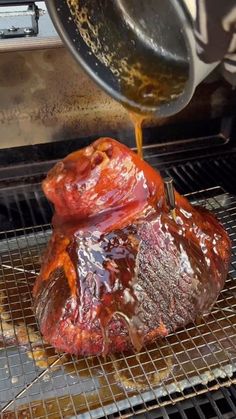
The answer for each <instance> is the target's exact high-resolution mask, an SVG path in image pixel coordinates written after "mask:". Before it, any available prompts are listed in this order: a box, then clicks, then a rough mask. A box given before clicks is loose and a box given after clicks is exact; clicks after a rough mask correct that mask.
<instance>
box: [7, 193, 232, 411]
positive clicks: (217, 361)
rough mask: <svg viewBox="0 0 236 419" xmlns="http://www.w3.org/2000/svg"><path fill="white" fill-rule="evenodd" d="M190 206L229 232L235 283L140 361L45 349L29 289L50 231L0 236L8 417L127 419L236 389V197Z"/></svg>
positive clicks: (208, 196) (214, 197)
mask: <svg viewBox="0 0 236 419" xmlns="http://www.w3.org/2000/svg"><path fill="white" fill-rule="evenodd" d="M189 199H190V200H191V201H192V202H194V203H198V204H201V205H205V206H206V207H207V208H209V209H211V210H213V211H214V212H215V214H216V215H217V217H218V218H219V219H220V220H221V222H222V223H223V224H224V226H225V228H226V229H227V230H228V232H229V234H230V237H231V240H232V243H233V249H232V264H231V268H230V272H229V277H228V279H227V281H226V285H225V288H224V290H223V291H222V293H221V295H220V297H219V299H218V301H217V303H216V304H215V306H214V307H213V309H212V312H211V314H210V315H209V316H208V317H206V316H204V318H203V319H202V320H199V321H197V322H196V323H195V324H194V325H189V326H188V327H186V328H185V329H184V330H180V331H178V332H177V333H174V334H171V335H170V336H169V337H167V338H166V339H163V340H159V341H157V342H156V343H155V344H153V345H152V346H150V347H149V348H145V350H143V351H142V352H141V353H140V354H139V355H135V354H129V355H126V356H125V355H124V354H122V355H118V356H116V357H112V358H110V357H107V358H106V359H103V358H99V357H94V358H86V359H84V358H79V359H76V358H75V357H70V356H67V355H64V354H58V353H56V352H55V351H54V350H53V349H52V348H51V347H49V346H47V345H46V344H45V343H44V342H43V341H42V338H41V337H40V335H39V333H38V330H37V322H36V320H35V318H34V315H33V312H32V308H31V307H32V296H31V289H32V285H33V283H34V278H35V275H34V272H36V273H37V272H39V268H40V255H41V254H42V251H43V249H44V248H45V244H46V242H47V241H48V239H49V237H50V226H49V225H43V226H38V227H37V226H36V227H32V228H25V229H23V230H22V229H20V230H17V231H16V230H15V231H9V232H2V233H1V234H0V243H1V254H0V256H1V268H0V269H1V277H0V296H1V313H0V314H1V324H0V326H1V329H0V330H1V333H2V335H3V336H5V339H4V341H3V345H2V348H1V350H0V369H1V374H0V388H1V391H0V400H1V409H2V415H3V413H5V416H3V417H4V418H10V417H12V416H10V415H11V414H13V415H14V414H15V415H16V414H18V415H19V416H20V417H21V416H23V415H25V416H26V417H29V418H31V417H32V418H35V417H49V418H50V417H52V418H53V417H55V418H58V417H65V416H66V415H68V416H73V415H76V414H78V413H79V415H80V417H81V418H83V417H84V418H87V417H88V418H98V417H101V416H107V415H108V414H112V413H113V412H122V411H123V409H126V408H129V412H128V413H127V412H124V417H130V416H133V415H134V413H135V412H136V413H142V412H146V411H147V410H151V409H154V408H156V407H160V406H165V405H169V404H171V403H177V402H179V401H180V400H183V399H188V398H191V397H192V396H194V395H200V394H203V393H205V392H207V391H208V390H209V389H217V388H219V387H221V386H225V385H230V384H232V383H235V382H236V376H235V374H234V371H235V370H236V349H235V348H236V270H235V264H236V197H235V196H233V195H230V194H228V193H225V192H223V191H222V189H220V188H212V189H211V190H206V191H200V192H198V193H194V194H190V195H189ZM14 339H17V340H18V342H20V343H21V345H19V344H18V345H15V344H14V343H13V340H14ZM186 389H188V390H186ZM150 400H152V403H151V405H148V403H149V401H150ZM213 402H214V400H213V401H212V403H213ZM139 404H142V405H141V406H139Z"/></svg>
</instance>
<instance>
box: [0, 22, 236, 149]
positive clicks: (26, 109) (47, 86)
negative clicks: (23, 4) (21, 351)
mask: <svg viewBox="0 0 236 419" xmlns="http://www.w3.org/2000/svg"><path fill="white" fill-rule="evenodd" d="M42 19H43V17H42ZM26 41H27V40H26ZM4 42H5V41H4ZM27 42H28V41H27ZM0 48H1V41H0ZM235 106H236V95H235V93H234V91H233V90H232V87H231V86H229V85H228V84H226V83H225V84H222V83H220V84H218V83H216V84H212V85H202V86H200V88H199V91H198V92H196V94H195V96H194V98H193V101H192V102H191V104H190V105H189V106H188V107H187V108H186V109H185V110H184V111H183V112H181V113H179V114H178V115H176V116H175V117H172V118H170V119H168V118H167V119H162V120H155V119H150V120H147V122H146V125H149V124H150V125H153V124H155V125H156V126H160V125H165V124H169V125H170V124H171V123H176V122H178V121H185V122H186V123H187V124H188V123H189V121H193V120H198V119H200V120H201V119H202V120H204V119H206V118H210V117H214V118H216V117H218V116H221V115H222V114H225V113H226V112H227V113H228V114H229V113H230V112H232V111H233V110H234V109H235ZM0 127H1V141H0V149H1V148H9V147H15V146H24V145H29V144H38V143H47V142H55V141H60V140H65V139H67V140H70V139H74V138H78V137H80V138H81V137H83V136H93V137H94V138H97V137H98V136H99V135H112V136H114V137H116V138H119V139H120V140H121V141H123V140H124V141H125V138H126V139H127V138H130V137H131V135H132V134H131V132H132V133H133V125H132V123H131V121H130V119H129V115H128V112H127V111H126V110H125V109H124V108H123V106H121V105H120V104H119V103H118V102H116V101H115V100H113V99H111V98H110V96H108V95H106V94H105V93H104V92H103V91H102V90H101V89H99V88H98V87H97V85H96V84H95V83H94V82H93V81H92V80H91V79H90V78H89V77H88V76H87V75H86V74H85V73H84V72H83V70H82V69H81V68H80V67H79V66H78V65H77V63H76V62H75V61H74V60H73V58H72V57H71V55H70V54H69V52H67V51H66V50H65V49H64V48H50V49H49V48H47V49H41V50H37V51H35V50H33V51H19V50H17V51H12V52H5V53H2V54H0ZM127 130H129V133H128V135H127ZM157 141H158V133H157V136H156V135H155V138H154V142H157ZM134 144H135V141H134V139H133V145H134ZM78 147H79V141H78Z"/></svg>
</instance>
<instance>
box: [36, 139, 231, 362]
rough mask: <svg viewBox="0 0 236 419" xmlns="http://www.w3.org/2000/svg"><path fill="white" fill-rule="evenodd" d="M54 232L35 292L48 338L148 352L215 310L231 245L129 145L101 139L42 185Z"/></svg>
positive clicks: (97, 349) (97, 348)
mask: <svg viewBox="0 0 236 419" xmlns="http://www.w3.org/2000/svg"><path fill="white" fill-rule="evenodd" d="M43 190H44V192H45V194H46V196H47V197H48V199H49V200H50V201H51V202H52V203H53V204H54V207H55V214H54V216H53V220H52V224H53V232H52V236H51V240H50V242H49V244H48V247H47V249H46V252H45V254H44V256H43V260H42V268H41V272H40V275H39V276H38V278H37V279H36V282H35V286H34V297H35V310H36V315H37V318H38V321H39V325H40V329H41V332H42V334H43V336H44V339H45V340H46V341H47V342H49V343H50V344H52V345H53V346H54V347H56V348H57V349H59V350H62V351H66V352H69V353H72V354H79V355H98V354H109V353H112V352H120V351H124V350H128V349H130V348H134V349H135V350H137V351H138V350H140V348H141V347H142V346H143V345H144V344H147V343H149V342H151V341H153V340H154V339H156V338H158V337H163V336H166V335H168V334H169V333H170V332H173V331H175V330H176V329H178V328H181V327H183V326H185V325H187V324H188V323H190V322H193V321H194V320H195V319H196V317H197V316H202V315H203V314H204V313H208V312H209V311H210V310H211V307H212V305H213V304H214V303H215V301H216V299H217V297H218V295H219V293H220V291H221V289H222V288H223V286H224V283H225V279H226V276H227V272H228V268H229V261H230V248H231V245H230V240H229V237H228V235H227V233H226V231H225V230H224V229H223V227H222V226H221V225H220V223H219V222H218V221H217V219H216V218H215V217H214V215H212V214H211V213H210V212H208V211H207V210H205V209H202V208H199V207H193V206H192V205H191V204H190V203H189V202H188V200H187V199H186V198H184V197H182V196H180V195H179V194H178V193H177V192H175V201H176V209H175V213H173V212H172V211H170V208H169V206H168V204H167V202H166V199H165V194H164V186H163V180H162V178H161V176H160V174H159V173H158V172H156V171H155V170H154V169H153V168H152V167H150V166H149V165H148V164H147V163H146V162H144V161H143V160H141V159H140V158H139V157H138V156H137V155H136V154H135V153H134V152H132V151H131V150H130V149H129V148H127V147H126V146H125V145H123V144H120V143H119V142H117V141H115V140H113V139H110V138H100V139H99V140H97V141H95V142H94V143H93V144H92V145H90V146H88V147H86V148H84V149H82V150H79V151H77V152H75V153H72V154H70V155H69V156H67V157H66V158H65V159H64V160H63V161H61V162H59V163H57V164H56V165H55V167H54V168H53V169H52V170H51V171H50V172H49V174H48V176H47V178H46V179H45V180H44V182H43Z"/></svg>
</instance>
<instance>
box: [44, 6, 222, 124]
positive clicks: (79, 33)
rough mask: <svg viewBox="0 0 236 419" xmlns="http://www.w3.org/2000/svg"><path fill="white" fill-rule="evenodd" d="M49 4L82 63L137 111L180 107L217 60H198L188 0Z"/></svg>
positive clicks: (165, 111)
mask: <svg viewBox="0 0 236 419" xmlns="http://www.w3.org/2000/svg"><path fill="white" fill-rule="evenodd" d="M46 4H47V8H48V11H49V13H50V16H51V18H52V21H53V23H54V25H55V27H56V29H57V31H58V33H59V35H60V36H61V37H62V39H63V40H64V42H65V44H66V45H67V46H68V48H69V49H70V51H71V52H72V53H73V55H74V57H75V58H76V60H77V61H78V62H79V63H80V65H82V67H83V68H84V69H85V70H86V72H87V73H88V74H89V75H90V76H91V77H92V78H93V79H94V80H95V81H96V82H97V83H98V84H99V85H100V86H101V87H102V88H103V89H104V90H106V91H107V92H108V93H109V94H110V95H111V96H113V97H114V98H115V99H117V100H118V101H120V102H121V103H123V104H124V105H125V106H126V107H128V108H131V109H133V110H136V111H140V112H143V113H156V114H157V115H159V116H168V115H171V114H174V113H176V112H178V111H179V110H181V109H183V108H184V107H185V106H186V104H187V103H188V102H189V100H190V99H191V97H192V95H193V92H194V89H195V87H196V85H197V84H198V83H199V82H200V81H201V80H202V79H203V78H204V77H205V76H206V74H208V73H209V71H211V69H212V68H213V67H215V65H216V64H214V65H211V66H209V65H206V64H203V63H201V62H199V60H198V59H197V56H196V52H195V41H194V36H193V31H192V24H191V19H190V14H189V13H188V10H187V7H186V5H185V2H184V1H180V0H168V2H163V1H162V0H139V1H138V2H137V1H136V0H96V1H95V0H79V1H78V0H48V1H46ZM69 77H70V74H69V69H68V78H69ZM78 82H79V81H78Z"/></svg>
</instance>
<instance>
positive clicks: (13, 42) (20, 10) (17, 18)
mask: <svg viewBox="0 0 236 419" xmlns="http://www.w3.org/2000/svg"><path fill="white" fill-rule="evenodd" d="M18 3H19V2H18ZM25 3H26V4H27V1H26V2H25ZM35 3H36V5H37V7H38V8H39V15H40V19H39V32H38V35H37V36H34V37H25V38H24V39H22V38H20V37H18V38H15V39H14V38H5V39H1V36H0V52H7V51H24V50H34V49H37V50H38V49H43V48H55V47H57V48H61V47H62V42H61V39H60V37H59V36H58V34H57V32H56V30H55V29H54V26H53V23H52V21H51V19H50V17H49V15H48V13H47V11H46V6H45V3H44V2H43V1H39V2H35ZM31 14H32V12H31V11H29V10H27V8H26V5H25V6H22V5H17V4H12V5H8V6H6V4H4V6H1V4H0V35H1V32H3V29H4V28H5V29H6V28H9V29H10V28H11V27H16V28H19V27H27V26H29V16H31ZM2 35H3V34H2ZM2 59H3V58H2V57H1V60H2Z"/></svg>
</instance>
